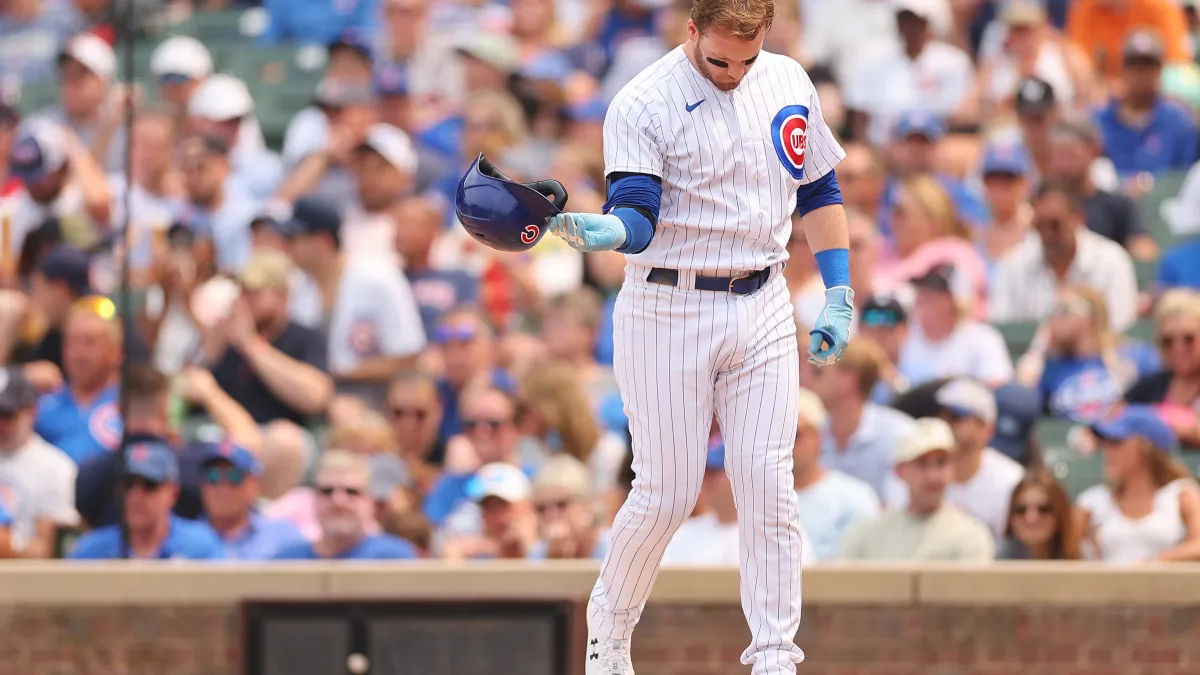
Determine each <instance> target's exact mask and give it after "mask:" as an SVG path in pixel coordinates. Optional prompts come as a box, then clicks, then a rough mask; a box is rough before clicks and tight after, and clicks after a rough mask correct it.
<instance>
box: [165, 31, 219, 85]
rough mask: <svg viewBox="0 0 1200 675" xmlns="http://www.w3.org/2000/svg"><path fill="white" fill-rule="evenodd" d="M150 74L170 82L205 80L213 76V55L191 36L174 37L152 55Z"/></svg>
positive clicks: (168, 39)
mask: <svg viewBox="0 0 1200 675" xmlns="http://www.w3.org/2000/svg"><path fill="white" fill-rule="evenodd" d="M150 72H151V73H152V74H153V75H154V76H155V77H157V78H158V79H160V80H165V81H168V82H186V81H188V80H203V79H204V78H206V77H208V76H209V75H212V74H213V58H212V54H211V53H210V52H209V51H208V48H207V47H205V46H204V44H203V43H202V42H200V41H199V40H197V39H196V38H194V37H191V36H190V35H172V36H171V37H169V38H167V39H166V40H163V41H162V44H160V45H158V47H156V48H155V49H154V53H153V54H151V55H150Z"/></svg>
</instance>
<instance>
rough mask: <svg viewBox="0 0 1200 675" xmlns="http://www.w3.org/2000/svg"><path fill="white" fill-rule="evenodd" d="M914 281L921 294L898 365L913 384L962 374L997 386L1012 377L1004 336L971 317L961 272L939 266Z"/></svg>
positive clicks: (917, 300) (968, 297)
mask: <svg viewBox="0 0 1200 675" xmlns="http://www.w3.org/2000/svg"><path fill="white" fill-rule="evenodd" d="M912 284H913V286H915V287H916V289H917V297H916V302H915V303H914V304H913V316H912V322H911V323H910V325H909V334H908V340H906V341H905V342H904V346H903V347H902V348H901V349H900V361H899V363H898V365H897V367H898V368H899V370H900V373H901V375H903V376H904V377H905V378H906V379H907V380H908V382H909V383H910V384H913V385H916V384H921V383H923V382H926V381H928V380H932V379H935V378H937V377H946V376H955V375H963V376H967V377H974V378H977V379H979V380H982V381H984V382H986V383H987V384H988V385H989V386H992V387H996V386H999V385H1001V384H1003V383H1005V382H1007V381H1008V380H1010V379H1012V375H1013V366H1012V359H1011V358H1010V357H1009V355H1008V347H1007V346H1005V344H1004V337H1003V336H1001V335H1000V332H999V331H998V330H996V328H995V326H992V325H991V324H987V323H983V322H980V321H976V320H974V319H972V318H970V312H969V307H970V306H971V294H970V291H969V290H967V288H966V287H967V283H966V282H965V280H964V279H963V278H962V276H961V275H959V273H958V270H956V269H955V268H953V267H950V266H948V265H939V266H937V267H934V268H933V269H931V270H930V271H929V273H928V274H926V275H925V276H923V277H921V278H919V279H915V280H913V282H912Z"/></svg>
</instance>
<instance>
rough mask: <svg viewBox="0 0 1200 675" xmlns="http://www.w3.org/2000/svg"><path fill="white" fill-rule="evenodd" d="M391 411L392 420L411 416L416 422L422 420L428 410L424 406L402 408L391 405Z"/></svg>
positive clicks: (427, 414) (426, 415) (427, 413)
mask: <svg viewBox="0 0 1200 675" xmlns="http://www.w3.org/2000/svg"><path fill="white" fill-rule="evenodd" d="M391 413H392V419H394V420H402V419H405V418H408V417H411V418H413V419H414V420H416V421H418V422H424V421H425V418H426V417H428V416H429V412H428V411H427V410H425V409H424V408H404V407H401V406H392V409H391Z"/></svg>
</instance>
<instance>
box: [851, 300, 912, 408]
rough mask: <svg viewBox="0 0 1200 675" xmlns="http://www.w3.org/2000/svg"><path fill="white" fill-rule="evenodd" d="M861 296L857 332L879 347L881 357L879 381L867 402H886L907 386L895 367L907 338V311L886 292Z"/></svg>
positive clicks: (906, 379)
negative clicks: (882, 360) (881, 351)
mask: <svg viewBox="0 0 1200 675" xmlns="http://www.w3.org/2000/svg"><path fill="white" fill-rule="evenodd" d="M864 297H865V298H866V299H865V301H864V302H863V304H862V305H861V306H860V307H859V309H858V330H859V333H858V334H859V335H861V336H863V337H864V338H867V339H869V340H874V341H875V342H876V343H877V344H878V345H879V346H880V347H881V348H882V349H883V356H884V359H885V360H884V362H883V364H882V367H881V368H880V371H879V382H878V383H877V384H876V385H875V389H874V390H873V391H872V392H871V402H872V403H878V404H880V405H886V404H887V403H888V402H889V401H891V400H892V399H893V398H894V397H895V396H897V395H899V394H902V393H904V392H905V391H908V387H909V382H908V378H906V377H904V375H901V374H900V371H899V369H898V368H897V367H896V365H897V364H898V363H900V354H901V350H902V349H903V348H904V344H905V343H906V342H907V341H908V312H907V311H905V309H904V306H903V305H901V304H900V301H899V300H897V299H896V298H894V297H892V296H890V295H869V296H864Z"/></svg>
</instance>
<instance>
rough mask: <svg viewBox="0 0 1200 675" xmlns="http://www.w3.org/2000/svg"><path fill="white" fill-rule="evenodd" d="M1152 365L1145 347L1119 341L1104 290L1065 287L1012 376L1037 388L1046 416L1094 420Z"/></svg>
mask: <svg viewBox="0 0 1200 675" xmlns="http://www.w3.org/2000/svg"><path fill="white" fill-rule="evenodd" d="M1157 368H1158V359H1157V357H1156V355H1155V354H1154V352H1153V351H1152V350H1150V349H1149V347H1148V346H1146V345H1139V344H1137V343H1130V342H1125V343H1123V342H1122V341H1121V336H1120V335H1119V334H1117V333H1114V332H1113V331H1112V329H1111V328H1110V327H1109V321H1108V308H1107V306H1105V304H1104V296H1103V295H1101V294H1100V293H1099V292H1097V291H1095V290H1094V289H1091V288H1088V287H1086V286H1068V287H1064V288H1063V289H1062V290H1061V291H1060V292H1059V301H1058V305H1057V306H1056V307H1055V309H1054V313H1053V314H1052V315H1051V316H1050V318H1049V319H1047V320H1046V321H1045V322H1043V324H1042V325H1041V326H1040V327H1039V330H1038V334H1037V338H1036V339H1035V340H1034V342H1033V344H1032V345H1030V347H1029V351H1027V352H1025V354H1024V355H1023V356H1022V357H1021V359H1020V361H1019V362H1018V367H1017V380H1018V381H1019V382H1020V383H1021V384H1024V385H1025V386H1028V387H1034V388H1036V389H1037V390H1038V393H1039V394H1040V396H1041V400H1042V402H1043V409H1044V410H1046V411H1047V412H1049V413H1050V414H1051V415H1056V416H1060V417H1066V418H1069V419H1075V420H1079V421H1083V422H1093V421H1096V420H1101V419H1104V418H1105V417H1107V416H1108V415H1109V413H1110V412H1112V408H1113V407H1114V406H1117V405H1119V404H1120V403H1121V397H1122V396H1123V395H1124V394H1125V390H1126V389H1128V388H1129V385H1131V384H1132V383H1133V382H1134V380H1136V379H1137V378H1139V377H1141V376H1144V375H1149V374H1150V373H1151V372H1154V371H1155V370H1156V369H1157Z"/></svg>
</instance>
